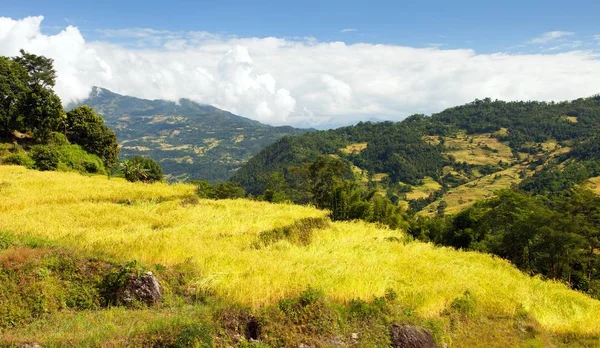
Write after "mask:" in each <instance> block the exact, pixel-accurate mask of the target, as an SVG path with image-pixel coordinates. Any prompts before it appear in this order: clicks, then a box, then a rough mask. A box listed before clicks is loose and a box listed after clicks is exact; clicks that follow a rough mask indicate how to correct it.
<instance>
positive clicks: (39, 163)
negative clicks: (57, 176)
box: [30, 145, 59, 170]
mask: <svg viewBox="0 0 600 348" xmlns="http://www.w3.org/2000/svg"><path fill="white" fill-rule="evenodd" d="M30 153H31V158H32V159H33V161H34V162H35V163H34V168H36V169H39V170H56V169H57V168H58V162H59V158H58V157H59V156H58V153H57V151H56V150H55V149H54V148H51V147H49V146H43V145H36V146H33V147H32V148H31V152H30Z"/></svg>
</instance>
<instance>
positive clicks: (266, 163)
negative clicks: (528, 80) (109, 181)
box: [232, 96, 600, 214]
mask: <svg viewBox="0 0 600 348" xmlns="http://www.w3.org/2000/svg"><path fill="white" fill-rule="evenodd" d="M599 131H600V97H598V96H596V97H592V98H583V99H578V100H574V101H570V102H562V103H542V102H503V101H492V100H490V99H485V100H476V101H475V102H473V103H470V104H466V105H463V106H458V107H455V108H450V109H447V110H444V111H443V112H440V113H438V114H433V115H431V116H429V117H428V116H424V115H413V116H411V117H409V118H407V119H406V120H404V121H402V122H397V123H393V122H380V123H370V122H366V123H362V122H361V123H359V124H357V125H355V126H350V127H343V128H339V129H335V130H329V131H318V132H313V133H309V134H305V135H301V136H295V137H285V138H283V139H281V140H279V141H277V142H276V143H274V144H272V145H270V146H268V147H267V148H265V149H264V150H262V151H261V152H260V153H259V154H258V155H257V156H255V157H254V158H252V159H251V160H250V161H248V163H246V164H245V165H244V166H242V168H241V169H240V170H239V171H237V172H236V174H235V175H234V176H233V178H232V180H234V181H236V182H238V183H240V184H241V185H242V186H243V187H244V188H245V189H246V190H247V191H248V192H250V193H252V194H255V195H256V194H261V193H262V192H264V190H265V189H267V186H268V185H269V178H270V177H271V176H272V174H273V173H277V172H279V173H281V174H282V175H283V177H284V178H285V180H286V182H287V184H288V185H289V187H291V188H293V187H294V181H295V180H297V179H296V178H295V177H294V175H295V174H294V170H295V169H294V168H301V167H302V166H304V165H307V164H310V163H312V162H313V161H315V160H316V159H317V158H318V157H319V156H323V155H327V156H335V157H337V158H341V159H342V160H343V161H344V162H345V163H346V165H347V166H348V167H349V168H352V172H353V173H354V180H356V182H359V183H361V185H363V186H365V187H370V188H376V189H377V190H378V191H379V192H380V193H381V194H383V195H387V196H388V197H389V198H390V199H392V200H393V201H396V200H399V201H404V202H405V203H404V204H406V205H410V207H411V209H412V210H413V211H415V212H416V211H422V212H423V213H427V214H432V213H435V212H437V210H438V207H439V206H440V203H441V202H444V203H443V205H444V206H445V207H446V208H445V209H446V211H447V212H449V213H455V212H458V211H459V210H461V209H463V208H465V207H467V206H469V205H471V204H472V203H473V202H475V201H476V200H478V199H482V198H486V197H489V196H491V194H492V193H493V191H494V190H497V189H499V188H508V187H510V186H511V185H518V184H519V183H520V182H521V181H522V180H523V179H526V178H530V180H529V181H530V182H531V181H534V182H538V181H539V180H541V175H542V174H543V173H542V174H540V173H541V172H542V169H544V168H545V169H546V170H550V169H552V168H562V167H561V166H564V164H565V163H571V162H573V161H575V162H590V161H596V160H597V159H598V153H600V152H598V148H597V146H596V145H594V144H597V141H596V135H597V134H598V132H599ZM569 161H570V162H569ZM589 174H590V175H588V176H587V177H580V178H578V179H577V180H572V182H571V183H570V184H571V185H572V184H574V183H583V181H584V180H585V179H587V178H589V177H594V176H598V175H600V173H598V174H596V173H589ZM546 184H548V183H546ZM544 185H545V184H544ZM529 186H530V187H531V186H532V184H530V185H529ZM432 188H433V189H432ZM290 192H291V191H290ZM290 196H291V197H292V196H293V195H292V194H290ZM295 200H296V199H295ZM296 201H298V200H296Z"/></svg>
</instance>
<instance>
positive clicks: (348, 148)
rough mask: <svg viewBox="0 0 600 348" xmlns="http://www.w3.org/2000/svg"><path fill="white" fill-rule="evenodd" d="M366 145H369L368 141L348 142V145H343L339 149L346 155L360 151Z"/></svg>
mask: <svg viewBox="0 0 600 348" xmlns="http://www.w3.org/2000/svg"><path fill="white" fill-rule="evenodd" d="M368 145H369V144H368V143H355V144H350V145H348V146H346V147H344V148H343V149H340V151H341V152H342V153H344V154H346V155H354V154H359V153H360V152H361V151H363V150H364V149H366V148H367V146H368Z"/></svg>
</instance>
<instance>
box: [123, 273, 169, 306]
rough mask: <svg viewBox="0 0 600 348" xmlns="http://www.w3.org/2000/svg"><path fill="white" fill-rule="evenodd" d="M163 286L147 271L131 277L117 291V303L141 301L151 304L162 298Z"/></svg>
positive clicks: (126, 303) (128, 303) (129, 303)
mask: <svg viewBox="0 0 600 348" xmlns="http://www.w3.org/2000/svg"><path fill="white" fill-rule="evenodd" d="M162 296H163V288H162V286H161V285H160V283H159V282H158V279H156V277H155V276H154V275H153V274H152V272H147V273H146V274H143V275H142V276H140V277H131V278H129V279H128V280H127V282H126V283H125V285H124V286H123V287H122V288H121V289H120V290H119V292H118V293H117V299H118V301H119V303H123V304H125V305H132V304H134V303H135V302H142V303H145V304H147V305H148V306H152V305H154V304H156V303H158V302H160V300H161V299H162Z"/></svg>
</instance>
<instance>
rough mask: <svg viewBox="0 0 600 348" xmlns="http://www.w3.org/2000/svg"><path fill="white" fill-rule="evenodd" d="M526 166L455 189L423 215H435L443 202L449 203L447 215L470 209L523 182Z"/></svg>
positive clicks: (487, 176)
mask: <svg viewBox="0 0 600 348" xmlns="http://www.w3.org/2000/svg"><path fill="white" fill-rule="evenodd" d="M526 168H527V167H526V166H525V165H516V166H512V167H510V168H508V169H505V170H503V171H500V172H497V173H493V174H490V175H486V176H483V177H481V178H479V179H476V180H473V181H471V182H468V183H466V184H464V185H460V186H458V187H455V188H453V189H451V190H449V191H448V192H446V194H445V195H444V196H443V197H442V198H441V199H438V200H437V201H435V202H433V203H431V204H429V205H428V206H426V207H425V208H424V209H423V210H422V211H421V213H423V214H434V213H435V212H437V207H438V205H439V204H440V202H441V201H442V200H444V201H446V203H448V207H447V208H446V210H445V212H446V214H456V213H458V212H460V211H461V210H463V209H465V208H468V207H470V206H471V205H472V204H473V203H475V201H477V200H480V199H484V198H487V197H491V196H492V195H493V194H494V192H495V191H497V190H499V189H503V188H508V187H510V186H511V185H512V184H518V183H519V182H521V179H520V178H519V174H520V172H521V171H522V170H526Z"/></svg>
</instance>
